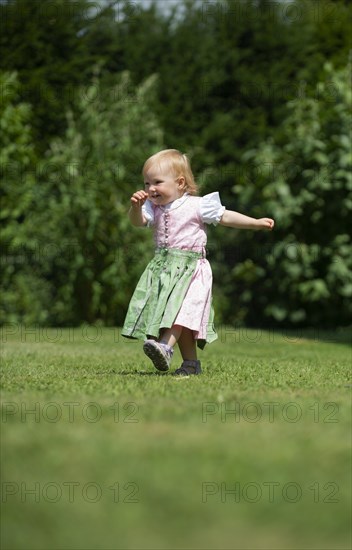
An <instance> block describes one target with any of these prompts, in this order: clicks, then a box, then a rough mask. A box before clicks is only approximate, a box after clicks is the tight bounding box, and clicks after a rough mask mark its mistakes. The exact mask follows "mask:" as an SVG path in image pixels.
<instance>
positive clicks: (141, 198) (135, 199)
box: [128, 190, 148, 227]
mask: <svg viewBox="0 0 352 550" xmlns="http://www.w3.org/2000/svg"><path fill="white" fill-rule="evenodd" d="M147 198H148V193H146V192H145V191H142V190H141V191H137V192H136V193H133V195H132V197H131V208H130V210H129V212H128V216H129V218H130V222H131V224H132V225H135V226H136V227H141V226H142V225H147V220H146V218H145V217H144V216H143V211H142V206H143V204H144V203H145V201H146V200H147Z"/></svg>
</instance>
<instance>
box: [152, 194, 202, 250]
mask: <svg viewBox="0 0 352 550" xmlns="http://www.w3.org/2000/svg"><path fill="white" fill-rule="evenodd" d="M200 201H201V197H195V196H192V195H187V197H185V200H184V201H182V202H181V204H176V205H175V206H173V205H172V204H171V205H170V207H168V205H167V206H156V207H155V209H154V239H155V244H156V247H157V248H178V249H181V250H192V251H193V252H203V251H204V250H205V246H206V243H207V234H206V231H205V224H204V223H203V221H202V219H201V213H200Z"/></svg>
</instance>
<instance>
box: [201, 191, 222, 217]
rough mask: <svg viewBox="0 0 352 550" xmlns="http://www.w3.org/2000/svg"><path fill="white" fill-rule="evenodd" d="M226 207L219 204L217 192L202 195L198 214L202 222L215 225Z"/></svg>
mask: <svg viewBox="0 0 352 550" xmlns="http://www.w3.org/2000/svg"><path fill="white" fill-rule="evenodd" d="M225 210H226V208H225V206H223V205H222V204H221V201H220V196H219V193H218V192H217V191H216V192H215V193H209V195H204V197H202V198H201V201H200V216H201V218H202V221H203V222H204V223H209V224H210V223H212V224H213V225H217V224H218V223H219V221H220V220H221V217H222V215H223V213H224V212H225Z"/></svg>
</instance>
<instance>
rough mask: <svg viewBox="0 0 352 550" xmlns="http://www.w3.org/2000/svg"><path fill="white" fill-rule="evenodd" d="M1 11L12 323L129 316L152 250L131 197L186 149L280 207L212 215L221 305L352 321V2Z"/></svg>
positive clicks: (225, 311)
mask: <svg viewBox="0 0 352 550" xmlns="http://www.w3.org/2000/svg"><path fill="white" fill-rule="evenodd" d="M0 9H1V12H2V13H1V15H2V21H3V22H4V23H5V24H4V26H3V29H2V33H1V39H0V40H1V41H0V45H1V56H0V59H1V61H0V63H1V69H2V71H3V72H2V76H1V89H2V94H1V130H2V132H1V137H0V140H1V143H0V144H1V157H0V159H1V197H2V201H3V204H2V213H1V220H2V235H1V237H2V245H3V254H2V262H1V267H2V283H1V284H2V306H1V322H17V321H22V322H26V323H39V324H60V325H70V324H79V323H81V322H89V323H92V322H96V321H99V320H100V321H102V322H104V323H105V324H120V323H121V322H122V320H123V317H124V313H125V310H126V307H127V304H128V300H129V297H130V295H131V292H132V289H133V287H134V284H135V282H136V280H137V278H138V276H139V274H140V272H141V270H142V267H143V265H144V264H145V262H146V261H147V259H148V258H149V257H150V254H151V251H152V244H151V236H150V234H149V232H147V231H146V232H144V231H143V230H137V229H133V228H131V226H130V225H129V223H128V219H127V216H126V212H127V209H128V199H129V196H130V194H131V192H132V191H133V190H134V189H136V188H138V187H139V186H140V185H141V179H140V170H141V167H142V164H143V161H144V159H145V158H146V157H147V156H148V155H149V154H151V153H152V152H155V151H156V150H159V149H160V148H163V147H176V148H180V149H182V150H183V151H186V152H188V153H189V154H190V155H191V158H192V164H193V167H194V171H195V173H196V176H197V179H198V182H199V183H200V184H201V193H202V194H204V193H206V192H210V191H213V190H219V191H220V194H221V197H222V200H223V203H224V204H225V205H226V206H227V207H228V208H230V209H238V210H240V211H243V212H244V213H247V214H249V215H255V216H258V217H260V216H273V217H275V219H276V229H275V231H274V232H273V233H272V234H262V233H260V234H259V233H255V234H252V233H250V232H243V231H242V232H240V231H235V230H230V229H228V228H222V227H218V228H216V229H210V232H209V257H210V260H211V263H212V266H213V270H214V276H215V286H214V295H215V302H216V310H217V313H218V320H222V321H227V322H232V323H247V324H252V325H257V324H264V323H266V324H277V323H279V324H281V325H283V324H285V325H297V324H298V325H308V326H310V325H315V326H317V325H324V326H333V325H336V324H346V323H348V321H349V318H350V313H351V312H350V306H349V303H350V302H349V300H348V299H349V297H350V296H351V294H352V292H351V284H352V283H351V264H350V259H349V258H350V257H351V254H350V252H351V244H350V238H349V227H348V219H349V218H348V216H349V215H350V210H351V197H350V192H351V185H352V184H351V175H350V168H351V166H350V141H349V138H350V136H349V124H350V121H351V111H350V109H351V97H350V92H349V84H348V82H349V78H350V70H351V68H350V65H348V51H349V49H350V48H351V44H350V33H349V18H350V16H351V13H352V6H351V4H350V3H349V2H343V1H342V0H337V1H332V0H327V1H326V2H307V1H305V0H296V1H295V2H289V3H285V2H267V1H263V0H258V1H254V0H253V1H250V0H248V1H246V2H237V1H230V0H229V1H227V2H226V1H223V2H190V1H185V2H182V3H181V2H180V3H177V4H171V3H170V4H169V3H167V2H162V1H159V2H154V3H152V4H151V5H150V6H147V5H146V4H145V3H137V2H127V1H125V2H122V1H120V2H112V1H110V2H108V1H102V2H99V3H98V2H91V1H89V0H75V1H74V2H67V1H66V0H53V1H51V2H49V3H45V2H44V3H42V2H36V1H31V0H12V1H9V0H8V1H4V2H2V3H1V5H0ZM327 62H328V63H327Z"/></svg>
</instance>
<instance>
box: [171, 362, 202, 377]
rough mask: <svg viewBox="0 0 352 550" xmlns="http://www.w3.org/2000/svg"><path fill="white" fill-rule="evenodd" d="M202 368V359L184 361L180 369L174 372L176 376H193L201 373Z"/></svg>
mask: <svg viewBox="0 0 352 550" xmlns="http://www.w3.org/2000/svg"><path fill="white" fill-rule="evenodd" d="M201 373H202V369H201V366H200V361H198V360H197V361H183V363H182V365H181V366H180V368H179V369H176V370H175V372H174V375H175V376H191V375H195V374H201Z"/></svg>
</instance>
